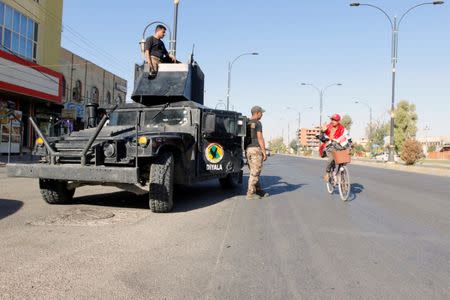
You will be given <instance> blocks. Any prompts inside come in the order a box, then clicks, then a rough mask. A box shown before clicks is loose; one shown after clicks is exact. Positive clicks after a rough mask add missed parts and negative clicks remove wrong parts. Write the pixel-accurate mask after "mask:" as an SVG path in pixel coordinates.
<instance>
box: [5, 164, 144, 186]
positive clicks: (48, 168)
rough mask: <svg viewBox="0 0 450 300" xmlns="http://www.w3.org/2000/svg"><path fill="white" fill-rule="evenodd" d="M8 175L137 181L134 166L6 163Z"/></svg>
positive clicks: (115, 181)
mask: <svg viewBox="0 0 450 300" xmlns="http://www.w3.org/2000/svg"><path fill="white" fill-rule="evenodd" d="M6 174H7V176H9V177H26V178H45V179H57V180H67V181H80V182H100V183H101V182H111V183H137V182H138V170H137V169H136V168H129V167H127V168H123V167H105V166H81V165H78V164H64V165H50V164H8V165H6Z"/></svg>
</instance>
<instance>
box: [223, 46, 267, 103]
mask: <svg viewBox="0 0 450 300" xmlns="http://www.w3.org/2000/svg"><path fill="white" fill-rule="evenodd" d="M246 55H259V53H257V52H249V53H242V54H241V55H239V56H237V57H236V58H235V59H234V60H233V61H231V62H229V63H228V87H227V110H230V90H231V69H232V68H233V64H234V63H235V62H236V61H237V60H238V59H239V58H241V57H242V56H246Z"/></svg>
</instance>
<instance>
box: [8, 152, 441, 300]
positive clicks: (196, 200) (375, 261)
mask: <svg viewBox="0 0 450 300" xmlns="http://www.w3.org/2000/svg"><path fill="white" fill-rule="evenodd" d="M323 168H324V162H323V161H316V160H307V159H298V158H291V157H283V156H274V157H272V158H270V159H269V161H268V162H267V163H266V165H265V169H264V171H263V175H264V176H263V179H262V180H263V185H264V186H265V187H266V188H267V190H268V191H269V192H270V193H271V194H272V196H271V197H269V198H266V199H262V200H257V201H247V200H245V198H244V196H243V194H244V189H238V190H235V191H228V192H223V191H221V190H220V188H219V186H218V184H217V183H216V182H209V183H204V184H200V185H196V186H194V187H191V188H187V189H183V190H181V191H179V192H178V193H177V196H176V210H175V212H173V213H171V214H152V213H150V212H149V211H148V210H147V209H146V207H147V205H148V204H147V202H146V199H145V197H140V198H137V197H135V196H133V195H132V194H129V193H124V192H115V190H114V189H112V188H103V187H84V188H80V189H79V190H77V192H76V194H75V197H76V200H77V203H76V204H74V205H62V206H49V205H47V204H45V203H44V202H43V200H42V199H41V198H40V195H39V191H38V188H37V182H36V181H35V180H30V179H9V178H5V175H4V169H0V173H1V172H3V173H1V174H0V191H1V192H0V198H2V199H0V237H1V239H0V258H1V262H0V298H2V299H9V298H29V299H36V298H41V299H43V298H45V299H54V298H59V299H61V298H77V299H87V298H89V299H94V298H102V299H112V298H114V299H124V298H135V299H323V298H326V299H327V298H328V299H329V298H333V299H370V298H372V299H383V298H384V299H400V298H402V299H449V298H450V179H449V178H444V177H434V176H426V175H419V174H409V173H404V172H396V171H390V170H383V169H377V168H370V167H363V166H355V165H353V166H350V172H351V179H352V182H353V191H354V195H353V196H352V197H351V201H349V202H347V203H344V202H342V201H341V200H340V199H339V196H338V195H328V194H327V193H326V191H325V186H324V184H323V182H322V181H321V179H320V176H321V173H322V170H323Z"/></svg>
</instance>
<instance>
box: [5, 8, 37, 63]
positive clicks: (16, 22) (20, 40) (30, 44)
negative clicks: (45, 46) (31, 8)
mask: <svg viewBox="0 0 450 300" xmlns="http://www.w3.org/2000/svg"><path fill="white" fill-rule="evenodd" d="M0 42H1V45H2V46H3V48H4V49H6V51H9V52H12V53H13V54H15V55H18V56H20V57H22V58H24V59H27V60H31V61H34V62H36V51H37V23H36V22H34V21H33V20H32V19H30V18H28V17H27V16H26V15H24V14H22V13H21V12H19V11H17V10H15V9H13V8H12V7H11V6H9V5H7V4H4V3H3V2H2V1H0Z"/></svg>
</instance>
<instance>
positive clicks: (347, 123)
mask: <svg viewBox="0 0 450 300" xmlns="http://www.w3.org/2000/svg"><path fill="white" fill-rule="evenodd" d="M341 124H342V125H344V126H345V128H347V130H348V131H350V128H352V125H353V120H352V117H350V116H349V115H344V116H343V117H342V120H341Z"/></svg>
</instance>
